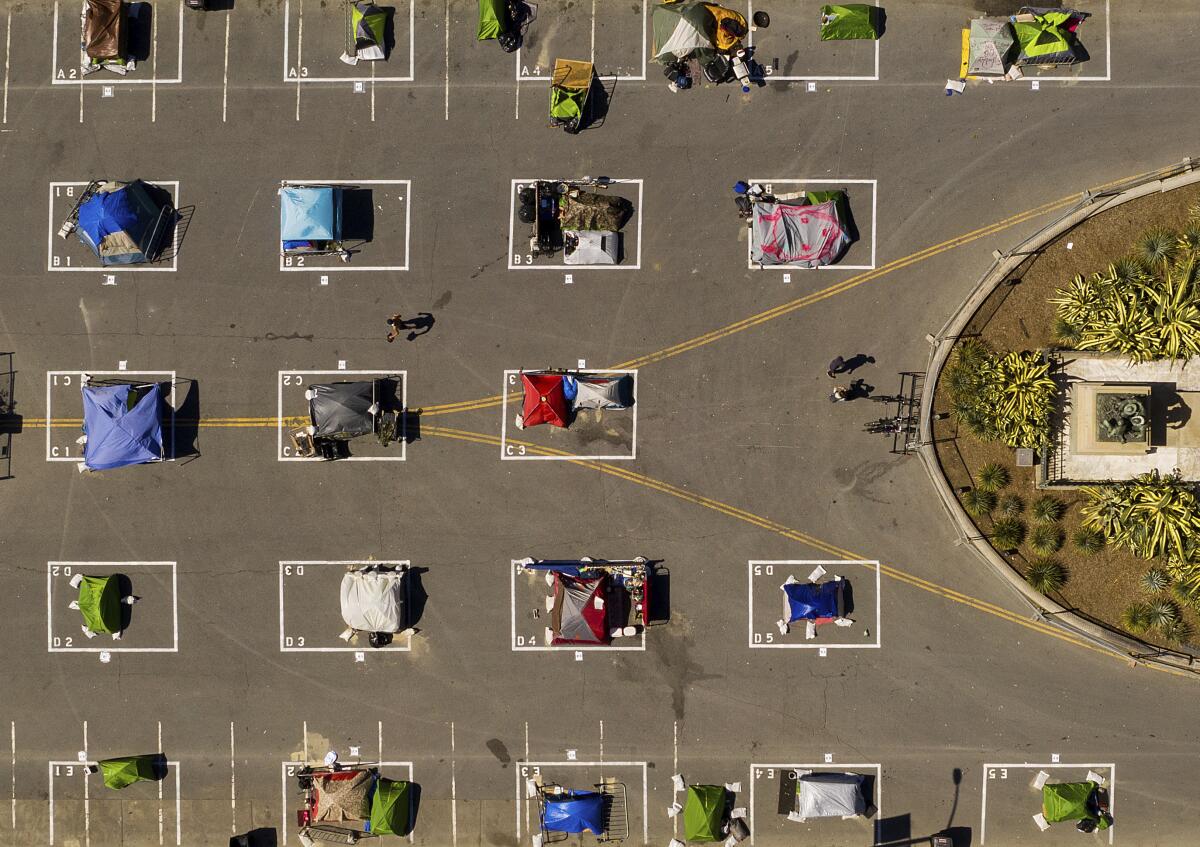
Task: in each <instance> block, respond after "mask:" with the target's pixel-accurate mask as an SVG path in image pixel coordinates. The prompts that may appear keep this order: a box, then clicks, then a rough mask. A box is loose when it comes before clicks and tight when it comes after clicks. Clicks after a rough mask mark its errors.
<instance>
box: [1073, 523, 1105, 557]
mask: <svg viewBox="0 0 1200 847" xmlns="http://www.w3.org/2000/svg"><path fill="white" fill-rule="evenodd" d="M1071 541H1072V543H1074V545H1075V547H1076V549H1078V550H1079V551H1080V552H1081V553H1086V554H1087V555H1089V556H1094V555H1096V554H1097V553H1099V552H1100V551H1101V550H1103V549H1104V533H1103V532H1101V531H1100V530H1098V529H1089V528H1088V527H1086V526H1081V527H1079V528H1078V529H1076V530H1075V534H1074V535H1072V536H1071Z"/></svg>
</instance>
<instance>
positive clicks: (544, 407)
mask: <svg viewBox="0 0 1200 847" xmlns="http://www.w3.org/2000/svg"><path fill="white" fill-rule="evenodd" d="M521 382H522V384H523V385H524V386H525V404H524V407H523V409H522V411H521V422H522V424H524V425H525V426H537V425H538V424H540V423H548V424H550V425H551V426H561V427H565V426H566V425H567V415H568V412H567V397H566V395H565V394H564V393H563V378H562V374H547V373H531V374H527V373H523V374H521Z"/></svg>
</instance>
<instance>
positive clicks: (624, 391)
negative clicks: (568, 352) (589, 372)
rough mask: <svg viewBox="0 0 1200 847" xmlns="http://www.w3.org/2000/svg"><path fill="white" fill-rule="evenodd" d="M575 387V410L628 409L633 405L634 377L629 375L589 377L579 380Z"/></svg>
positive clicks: (573, 402) (573, 405)
mask: <svg viewBox="0 0 1200 847" xmlns="http://www.w3.org/2000/svg"><path fill="white" fill-rule="evenodd" d="M575 387H576V390H575V399H574V400H573V401H572V403H571V407H572V408H573V409H628V408H629V407H630V406H632V405H633V377H632V376H630V375H629V374H619V375H613V376H610V377H602V376H589V377H588V378H587V379H577V380H576V381H575Z"/></svg>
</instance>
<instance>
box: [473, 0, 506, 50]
mask: <svg viewBox="0 0 1200 847" xmlns="http://www.w3.org/2000/svg"><path fill="white" fill-rule="evenodd" d="M503 32H504V0H479V29H478V31H477V32H476V37H477V38H478V39H479V40H480V41H490V40H492V39H494V38H499V37H500V35H501V34H502V33H503Z"/></svg>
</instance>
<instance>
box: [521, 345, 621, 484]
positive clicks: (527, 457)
mask: <svg viewBox="0 0 1200 847" xmlns="http://www.w3.org/2000/svg"><path fill="white" fill-rule="evenodd" d="M586 372H587V373H591V374H630V375H632V376H633V404H632V406H630V407H629V408H632V410H633V428H632V443H631V444H630V449H629V453H628V454H624V455H622V454H614V455H603V456H601V455H596V456H588V455H581V454H575V453H571V454H568V455H565V456H557V455H550V456H547V455H536V454H534V453H531V452H529V451H528V450H527V449H526V447H525V446H524V445H520V444H517V445H510V444H509V443H508V394H509V392H510V391H512V390H513V389H514V388H515V387H517V386H519V383H518V382H517V380H516V377H519V376H520V374H521V370H520V369H519V368H506V369H505V371H504V380H503V382H502V383H501V392H500V393H501V397H502V399H501V401H500V459H501V460H502V461H509V462H518V461H519V462H525V461H530V462H532V461H558V462H570V461H576V462H578V461H589V462H592V461H632V460H634V459H636V458H637V419H638V406H639V405H641V404H640V401H639V398H638V372H637V369H633V370H613V369H611V368H587V369H586ZM537 446H538V445H534V447H535V448H536V447H537Z"/></svg>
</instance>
